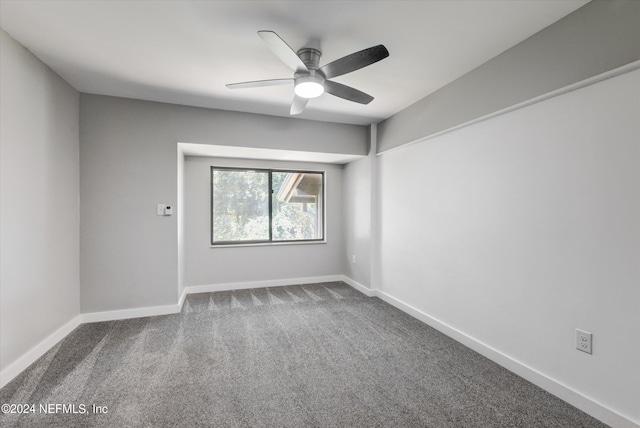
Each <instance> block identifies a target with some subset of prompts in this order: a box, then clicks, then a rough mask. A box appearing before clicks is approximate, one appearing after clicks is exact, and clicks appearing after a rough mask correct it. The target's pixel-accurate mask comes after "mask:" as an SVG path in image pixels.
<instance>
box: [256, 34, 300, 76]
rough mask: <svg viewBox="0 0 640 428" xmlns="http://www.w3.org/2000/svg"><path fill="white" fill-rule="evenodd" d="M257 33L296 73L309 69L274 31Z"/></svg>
mask: <svg viewBox="0 0 640 428" xmlns="http://www.w3.org/2000/svg"><path fill="white" fill-rule="evenodd" d="M258 35H260V37H262V40H263V41H264V42H265V43H266V44H267V46H269V48H270V49H271V50H272V51H273V53H274V54H276V56H277V57H278V58H280V60H281V61H282V62H284V63H285V64H287V66H289V68H290V69H292V70H294V71H295V72H297V73H299V72H303V71H309V69H308V68H307V66H306V65H304V62H302V60H301V59H300V57H298V55H297V54H296V53H295V51H294V50H293V49H291V47H290V46H289V45H288V44H287V43H286V42H285V41H284V40H282V39H281V38H280V36H278V35H277V34H276V33H274V32H273V31H258Z"/></svg>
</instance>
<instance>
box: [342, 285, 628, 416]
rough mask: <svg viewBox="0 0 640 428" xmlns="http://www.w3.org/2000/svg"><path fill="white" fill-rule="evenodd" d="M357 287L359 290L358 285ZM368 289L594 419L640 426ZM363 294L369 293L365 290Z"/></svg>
mask: <svg viewBox="0 0 640 428" xmlns="http://www.w3.org/2000/svg"><path fill="white" fill-rule="evenodd" d="M345 282H346V283H347V284H350V283H349V282H348V281H346V280H345ZM350 285H351V284H350ZM354 288H356V289H359V288H358V287H354ZM367 290H369V289H367ZM369 292H371V293H372V294H371V295H373V296H375V297H378V298H380V299H382V300H384V301H385V302H387V303H389V304H390V305H392V306H395V307H396V308H398V309H400V310H401V311H403V312H405V313H407V314H409V315H411V316H413V317H414V318H417V319H418V320H420V321H422V322H424V323H425V324H427V325H429V326H431V327H433V328H435V329H436V330H438V331H440V332H441V333H444V334H446V335H447V336H449V337H451V338H452V339H454V340H456V341H458V342H460V343H462V344H463V345H465V346H467V347H469V348H471V349H473V350H474V351H476V352H477V353H479V354H481V355H483V356H485V357H487V358H488V359H490V360H491V361H493V362H495V363H497V364H499V365H501V366H502V367H504V368H506V369H507V370H509V371H511V372H513V373H515V374H517V375H518V376H520V377H522V378H524V379H526V380H528V381H529V382H531V383H533V384H534V385H537V386H539V387H540V388H542V389H544V390H545V391H547V392H549V393H551V394H553V395H555V396H557V397H559V398H560V399H562V400H564V401H566V402H567V403H569V404H571V405H572V406H574V407H577V408H578V409H580V410H582V411H583V412H585V413H587V414H589V415H591V416H593V417H594V418H596V419H598V420H600V421H602V422H604V423H606V424H607V425H610V426H612V427H614V428H640V423H638V422H634V421H633V420H631V419H630V418H627V417H626V416H624V415H621V414H619V413H617V412H615V411H614V410H611V409H609V408H608V407H606V406H604V405H603V404H601V403H599V402H597V401H596V400H594V399H592V398H589V397H587V396H585V395H583V394H581V393H579V392H577V391H575V390H573V389H572V388H571V387H569V386H567V385H564V384H562V383H561V382H558V381H557V380H554V379H552V378H550V377H548V376H547V375H545V374H544V373H541V372H539V371H537V370H535V369H534V368H532V367H529V366H527V365H526V364H524V363H522V362H520V361H518V360H516V359H514V358H512V357H510V356H508V355H506V354H504V353H502V352H500V351H499V350H497V349H495V348H492V347H491V346H489V345H487V344H485V343H483V342H481V341H479V340H477V339H474V338H473V337H471V336H469V335H467V334H466V333H464V332H462V331H460V330H458V329H456V328H454V327H452V326H450V325H448V324H446V323H444V322H442V321H440V320H438V319H436V318H434V317H432V316H430V315H428V314H426V313H424V312H422V311H420V310H419V309H416V308H414V307H413V306H411V305H408V304H406V303H404V302H402V301H400V300H398V299H396V298H395V297H393V296H391V295H389V294H387V293H385V292H383V291H380V290H369ZM364 294H366V295H370V294H368V293H366V292H365V293H364Z"/></svg>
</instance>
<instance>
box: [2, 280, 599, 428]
mask: <svg viewBox="0 0 640 428" xmlns="http://www.w3.org/2000/svg"><path fill="white" fill-rule="evenodd" d="M0 403H16V404H17V403H23V404H24V403H26V404H35V405H36V413H34V414H23V415H17V414H5V415H0V425H2V426H3V427H10V426H25V427H26V426H28V427H38V426H43V427H44V426H47V427H76V426H77V427H85V426H100V427H129V426H130V427H134V426H135V427H138V426H159V427H172V426H175V427H195V426H215V427H236V426H237V427H261V426H262V427H288V426H290V427H338V426H340V427H436V428H440V427H603V426H605V425H603V424H601V423H600V422H598V421H596V420H595V419H593V418H591V417H590V416H588V415H586V414H585V413H583V412H581V411H579V410H577V409H576V408H574V407H572V406H570V405H568V404H566V403H565V402H563V401H561V400H559V399H558V398H556V397H554V396H552V395H550V394H548V393H546V392H545V391H543V390H541V389H540V388H538V387H536V386H534V385H532V384H531V383H529V382H527V381H525V380H523V379H522V378H520V377H518V376H516V375H514V374H512V373H510V372H509V371H507V370H505V369H503V368H501V367H499V366H498V365H496V364H494V363H492V362H491V361H489V360H487V359H486V358H484V357H482V356H480V355H479V354H477V353H475V352H473V351H471V350H469V349H468V348H466V347H464V346H462V345H460V344H459V343H457V342H455V341H453V340H452V339H449V338H448V337H446V336H444V335H442V334H440V333H438V332H437V331H435V330H434V329H432V328H430V327H428V326H426V325H425V324H423V323H421V322H420V321H417V320H416V319H414V318H412V317H410V316H408V315H406V314H404V313H402V312H401V311H399V310H397V309H395V308H393V307H392V306H390V305H388V304H386V303H384V302H383V301H381V300H379V299H377V298H370V297H366V296H364V295H362V294H360V293H359V292H357V291H355V290H353V289H352V288H350V287H349V286H347V285H346V284H344V283H341V282H335V283H323V284H314V285H304V286H289V287H277V288H263V289H254V290H238V291H228V292H217V293H203V294H194V295H190V296H188V298H187V300H186V302H185V305H184V307H183V310H182V313H180V314H176V315H166V316H157V317H148V318H139V319H131V320H123V321H111V322H101V323H93V324H85V325H82V326H80V327H78V328H77V329H76V330H74V331H73V332H72V333H71V334H70V335H69V336H67V337H66V338H65V339H64V340H63V341H61V342H60V343H59V344H58V345H56V346H55V347H54V348H53V349H51V350H50V351H49V352H48V353H47V354H45V355H44V356H43V357H42V358H40V359H39V360H38V361H37V362H35V363H34V364H33V365H32V366H31V367H29V368H28V369H27V370H26V371H25V372H23V373H22V374H21V375H20V376H18V377H17V378H16V379H15V380H14V381H13V382H11V383H10V384H8V385H7V386H6V387H5V388H3V389H2V390H0ZM40 404H68V405H74V406H75V407H74V408H67V409H66V410H67V411H69V410H74V409H75V410H76V411H77V412H82V407H81V405H84V406H86V407H85V410H86V411H87V414H68V413H64V411H63V410H58V411H57V413H54V414H51V413H50V414H45V413H42V412H41V410H40V409H39V405H40ZM93 404H95V405H99V406H106V408H107V413H106V414H105V413H102V414H91V413H90V412H91V409H92V407H91V406H92V405H93ZM53 411H54V412H55V409H54V410H53Z"/></svg>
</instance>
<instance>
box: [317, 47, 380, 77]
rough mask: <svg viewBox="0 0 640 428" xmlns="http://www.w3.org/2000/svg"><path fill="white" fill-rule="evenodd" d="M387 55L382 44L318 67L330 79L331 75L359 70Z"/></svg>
mask: <svg viewBox="0 0 640 428" xmlns="http://www.w3.org/2000/svg"><path fill="white" fill-rule="evenodd" d="M388 56H389V51H388V50H387V48H385V47H384V46H383V45H378V46H373V47H371V48H367V49H363V50H361V51H359V52H356V53H352V54H351V55H347V56H344V57H342V58H340V59H337V60H335V61H333V62H330V63H329V64H326V65H324V66H322V67H320V71H322V72H323V73H324V75H325V77H326V78H327V79H331V78H332V77H337V76H342V75H343V74H347V73H351V72H352V71H355V70H359V69H361V68H362V67H366V66H367V65H371V64H373V63H374V62H378V61H380V60H381V59H385V58H386V57H388Z"/></svg>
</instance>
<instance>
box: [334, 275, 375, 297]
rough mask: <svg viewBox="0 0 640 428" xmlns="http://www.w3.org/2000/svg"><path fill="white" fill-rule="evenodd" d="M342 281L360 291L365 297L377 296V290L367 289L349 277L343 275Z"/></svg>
mask: <svg viewBox="0 0 640 428" xmlns="http://www.w3.org/2000/svg"><path fill="white" fill-rule="evenodd" d="M342 281H343V282H346V283H347V284H349V285H350V286H351V287H353V288H355V289H356V290H358V291H359V292H361V293H362V294H364V295H365V296H369V297H374V296H375V295H376V292H375V290H372V289H371V288H369V287H366V286H364V285H362V284H360V283H359V282H357V281H354V280H353V279H351V278H349V277H348V276H345V275H342Z"/></svg>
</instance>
